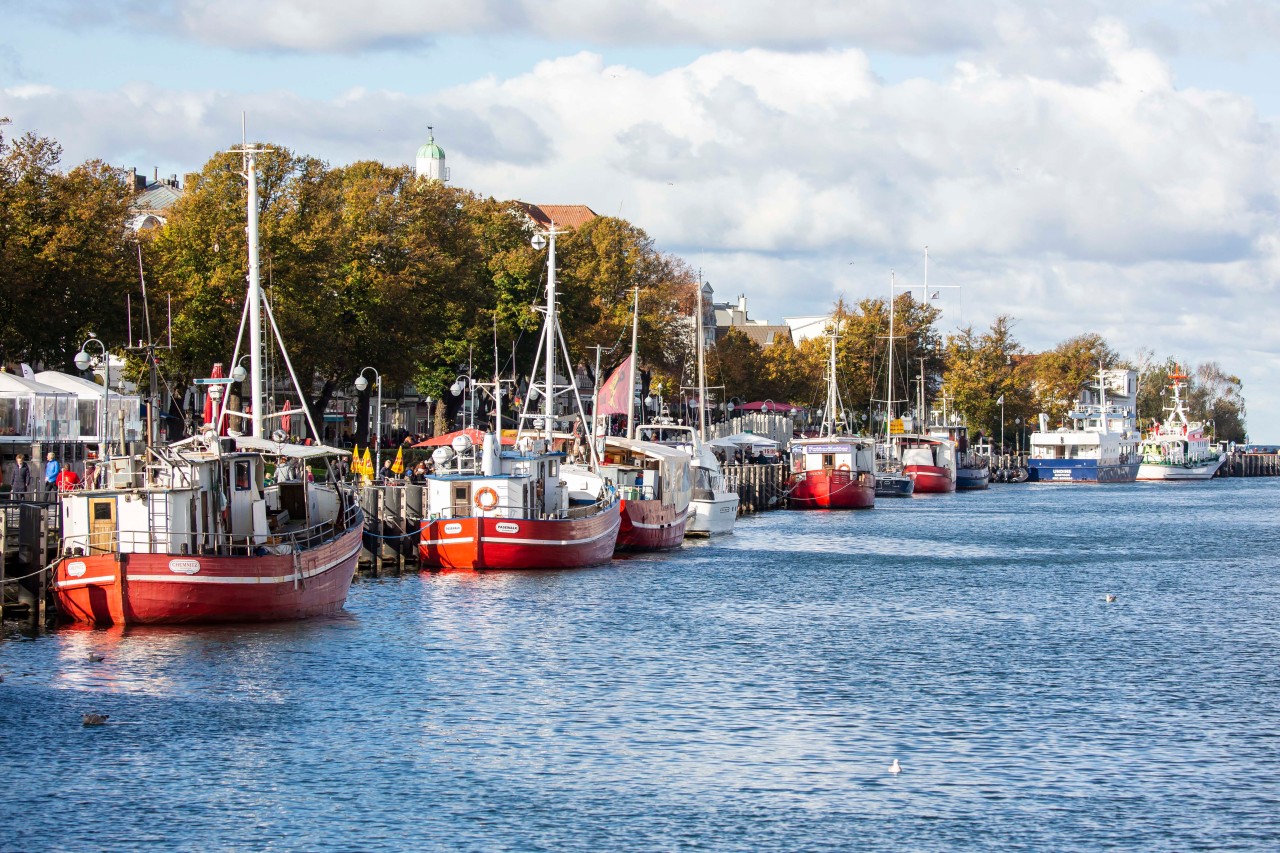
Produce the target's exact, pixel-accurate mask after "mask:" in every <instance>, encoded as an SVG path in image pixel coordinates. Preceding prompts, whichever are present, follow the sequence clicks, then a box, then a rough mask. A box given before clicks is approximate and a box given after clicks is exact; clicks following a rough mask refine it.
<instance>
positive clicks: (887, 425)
mask: <svg viewBox="0 0 1280 853" xmlns="http://www.w3.org/2000/svg"><path fill="white" fill-rule="evenodd" d="M893 285H894V274H893V270H889V393H888V394H886V395H885V398H886V399H885V405H886V406H887V407H888V411H887V412H886V413H885V419H884V438H885V441H888V440H889V436H890V435H891V434H892V432H893V321H894V309H895V307H896V305H897V300H896V299H894V298H893V297H894V293H893Z"/></svg>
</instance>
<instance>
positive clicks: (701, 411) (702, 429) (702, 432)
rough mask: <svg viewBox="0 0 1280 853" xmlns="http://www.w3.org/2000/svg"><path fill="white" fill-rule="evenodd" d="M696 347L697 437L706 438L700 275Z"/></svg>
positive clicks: (705, 375) (705, 376)
mask: <svg viewBox="0 0 1280 853" xmlns="http://www.w3.org/2000/svg"><path fill="white" fill-rule="evenodd" d="M694 326H695V329H696V332H695V334H696V335H697V347H698V437H699V438H700V439H701V440H702V441H706V440H707V367H706V359H705V357H704V356H703V352H702V276H701V275H699V276H698V307H697V310H696V312H695V315H694Z"/></svg>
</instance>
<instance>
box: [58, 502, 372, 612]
mask: <svg viewBox="0 0 1280 853" xmlns="http://www.w3.org/2000/svg"><path fill="white" fill-rule="evenodd" d="M360 538H361V525H357V526H354V527H352V528H351V529H350V530H348V531H347V532H345V533H344V534H342V535H341V536H339V537H338V538H336V539H334V540H332V541H330V542H326V543H324V544H322V545H319V546H317V547H315V548H310V549H308V550H306V551H302V552H299V553H298V554H297V555H296V563H295V555H293V554H269V555H264V556H244V557H237V556H205V555H187V554H141V553H120V554H115V553H110V554H95V555H92V556H87V557H70V558H67V559H65V560H63V561H62V562H61V563H59V564H58V567H57V570H56V572H55V575H54V594H55V595H56V597H57V602H58V608H59V610H60V611H61V612H62V613H63V614H65V615H66V616H67V617H69V618H70V619H72V620H74V621H76V622H80V623H84V624H92V625H109V624H110V625H174V624H186V623H211V622H268V621H283V620H288V619H306V618H309V617H312V616H322V615H326V614H331V613H336V612H337V611H339V610H341V609H342V606H343V605H344V604H345V603H346V600H347V591H348V590H349V589H350V587H351V578H352V576H353V575H354V574H355V570H356V559H357V558H358V557H359V554H360Z"/></svg>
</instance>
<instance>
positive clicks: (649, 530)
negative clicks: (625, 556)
mask: <svg viewBox="0 0 1280 853" xmlns="http://www.w3.org/2000/svg"><path fill="white" fill-rule="evenodd" d="M688 517H689V510H688V508H685V509H684V510H677V509H676V507H673V506H669V505H666V504H663V503H662V501H651V500H639V501H637V500H630V499H623V501H622V511H621V522H622V523H621V525H620V526H619V528H618V543H617V545H615V546H614V551H615V552H616V551H670V550H671V549H672V548H679V547H680V545H681V543H683V542H684V532H685V523H686V522H687V521H688Z"/></svg>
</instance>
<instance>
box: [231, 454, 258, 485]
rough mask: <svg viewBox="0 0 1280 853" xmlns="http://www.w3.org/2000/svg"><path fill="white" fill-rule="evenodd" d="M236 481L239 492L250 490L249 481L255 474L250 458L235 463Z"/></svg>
mask: <svg viewBox="0 0 1280 853" xmlns="http://www.w3.org/2000/svg"><path fill="white" fill-rule="evenodd" d="M234 464H235V471H236V475H235V483H236V491H237V492H247V491H249V483H250V482H251V479H250V478H251V476H252V474H253V467H252V463H251V462H250V461H249V460H248V459H240V460H237V461H236V462H235V463H234Z"/></svg>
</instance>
